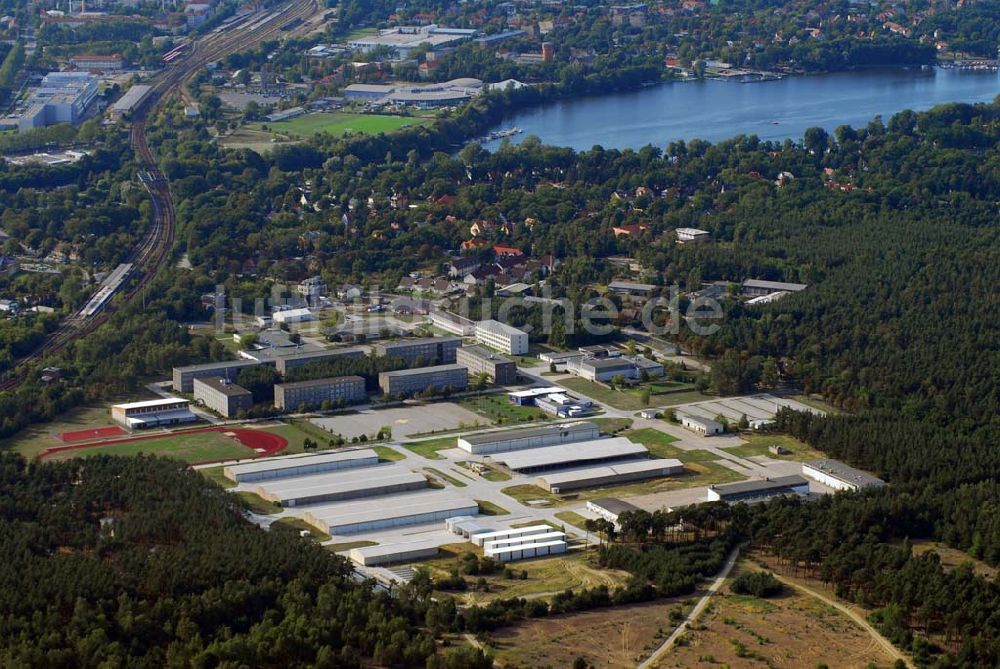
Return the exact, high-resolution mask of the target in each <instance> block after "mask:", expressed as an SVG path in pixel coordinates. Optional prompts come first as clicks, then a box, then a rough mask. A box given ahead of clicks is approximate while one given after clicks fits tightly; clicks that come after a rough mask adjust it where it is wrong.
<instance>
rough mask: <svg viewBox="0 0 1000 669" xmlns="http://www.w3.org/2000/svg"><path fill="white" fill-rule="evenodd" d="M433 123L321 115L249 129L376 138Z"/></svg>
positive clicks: (404, 118)
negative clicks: (352, 134)
mask: <svg viewBox="0 0 1000 669" xmlns="http://www.w3.org/2000/svg"><path fill="white" fill-rule="evenodd" d="M431 122H432V119H429V118H419V117H414V116H383V115H380V114H348V113H346V112H321V113H317V114H305V115H304V116H299V117H298V118H293V119H289V120H287V121H277V122H274V123H269V122H264V123H251V124H249V125H248V126H247V127H248V128H251V129H253V130H264V129H265V127H266V129H267V130H269V131H271V132H273V133H276V134H279V135H297V136H300V137H310V136H312V135H318V134H319V133H321V132H328V133H330V134H331V135H344V134H347V133H360V134H365V135H377V134H380V133H384V132H393V131H394V130H399V129H400V128H405V127H407V126H418V125H428V124H429V123H431Z"/></svg>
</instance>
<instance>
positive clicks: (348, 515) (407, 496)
mask: <svg viewBox="0 0 1000 669" xmlns="http://www.w3.org/2000/svg"><path fill="white" fill-rule="evenodd" d="M478 513H479V505H478V504H477V503H476V502H475V501H473V500H470V499H468V498H466V497H463V496H461V495H457V494H454V493H450V492H440V491H423V492H411V493H404V494H401V495H391V496H387V497H380V498H379V499H378V503H373V502H372V500H365V501H354V502H335V503H333V504H325V505H322V506H316V507H313V508H311V509H309V512H308V513H306V514H305V515H304V516H303V519H304V520H305V521H306V522H307V523H309V524H310V525H312V526H313V527H315V528H317V529H319V530H322V531H323V532H326V533H327V534H352V533H357V532H365V531H371V530H378V529H382V528H386V527H399V526H402V525H417V524H419V523H431V522H434V521H436V520H444V519H445V518H450V517H452V516H471V515H475V514H478Z"/></svg>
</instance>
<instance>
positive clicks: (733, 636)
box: [657, 565, 894, 669]
mask: <svg viewBox="0 0 1000 669" xmlns="http://www.w3.org/2000/svg"><path fill="white" fill-rule="evenodd" d="M741 567H742V568H746V567H745V566H743V565H741V566H738V567H737V571H735V572H734V573H733V575H734V576H736V575H738V573H739V569H740V568H741ZM699 623H700V624H698V625H697V626H696V627H695V629H693V630H691V631H689V632H687V633H686V634H685V637H684V638H685V641H686V643H685V644H683V645H678V646H676V647H675V648H674V649H673V650H672V651H671V652H669V653H668V654H667V655H665V656H664V657H663V659H662V660H661V661H660V663H659V664H658V665H657V666H658V667H661V668H664V669H665V668H667V667H670V668H673V667H677V668H684V669H688V668H690V667H711V666H726V665H728V666H731V667H775V668H776V669H782V668H788V669H793V668H794V669H799V668H802V667H818V666H821V665H825V666H828V667H838V668H841V667H843V668H845V669H848V668H854V667H856V668H857V669H861V668H863V667H867V666H870V665H869V663H874V664H875V665H876V666H879V667H890V666H892V663H893V661H894V658H892V657H891V656H889V654H888V653H887V652H886V651H885V650H884V649H883V648H882V647H881V646H879V645H878V644H877V643H876V642H875V640H874V638H873V637H871V636H870V635H869V634H868V633H867V632H866V631H865V630H864V629H862V628H861V627H860V626H858V625H857V624H855V623H854V622H853V621H851V620H850V619H849V618H848V617H847V616H846V615H844V614H843V613H841V612H840V611H838V610H837V609H835V608H833V607H831V606H829V605H827V604H826V603H824V602H822V601H821V600H819V599H816V598H814V597H812V596H810V595H808V594H806V593H804V592H801V591H798V590H795V589H792V588H788V587H786V589H785V592H784V593H783V594H781V595H779V596H777V597H772V598H770V599H766V600H765V599H759V598H756V597H747V596H740V595H733V594H732V593H731V592H730V591H729V588H728V587H723V589H722V591H721V592H720V594H719V595H718V596H717V597H716V598H714V600H713V603H712V604H711V605H710V606H709V608H708V609H707V610H706V612H705V613H704V614H703V615H702V617H701V618H700V620H699Z"/></svg>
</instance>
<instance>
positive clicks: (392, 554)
mask: <svg viewBox="0 0 1000 669" xmlns="http://www.w3.org/2000/svg"><path fill="white" fill-rule="evenodd" d="M439 552H440V548H439V546H438V542H437V541H434V540H431V539H423V540H420V541H404V542H400V543H395V544H379V545H377V546H363V547H361V548H352V549H351V552H350V553H349V554H348V555H349V557H350V558H351V560H352V561H354V563H355V564H359V565H361V566H362V567H377V566H379V565H384V564H399V563H400V562H414V561H416V560H426V559H427V558H432V557H437V554H438V553H439Z"/></svg>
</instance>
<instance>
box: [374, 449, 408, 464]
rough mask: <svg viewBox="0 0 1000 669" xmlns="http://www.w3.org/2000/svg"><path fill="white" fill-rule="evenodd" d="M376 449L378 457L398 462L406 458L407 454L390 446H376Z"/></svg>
mask: <svg viewBox="0 0 1000 669" xmlns="http://www.w3.org/2000/svg"><path fill="white" fill-rule="evenodd" d="M374 450H375V454H376V455H377V456H378V459H379V460H385V461H386V462H398V461H400V460H405V459H406V456H405V455H403V454H402V453H400V452H399V451H397V450H396V449H394V448H389V447H388V446H376V447H375V449H374Z"/></svg>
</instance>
